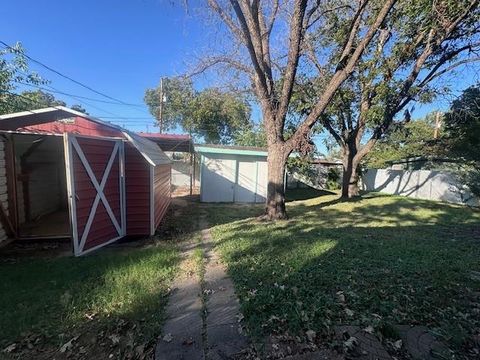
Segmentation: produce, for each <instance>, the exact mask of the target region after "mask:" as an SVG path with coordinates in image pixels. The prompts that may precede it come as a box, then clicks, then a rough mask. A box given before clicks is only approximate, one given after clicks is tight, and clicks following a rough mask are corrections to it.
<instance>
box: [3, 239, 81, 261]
mask: <svg viewBox="0 0 480 360" xmlns="http://www.w3.org/2000/svg"><path fill="white" fill-rule="evenodd" d="M71 255H72V244H71V242H70V240H36V241H33V240H28V241H26V240H15V241H12V242H10V243H9V244H7V245H5V246H3V247H2V248H0V262H2V263H15V262H17V261H19V260H21V259H25V258H54V257H61V256H71Z"/></svg>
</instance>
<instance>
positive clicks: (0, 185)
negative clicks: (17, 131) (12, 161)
mask: <svg viewBox="0 0 480 360" xmlns="http://www.w3.org/2000/svg"><path fill="white" fill-rule="evenodd" d="M5 160H6V159H5V139H4V138H3V137H0V202H1V204H2V206H3V208H4V209H5V212H6V214H7V215H9V209H8V191H7V171H6V165H5V164H6V161H5ZM5 240H7V234H6V232H5V229H4V228H3V224H2V223H1V222H0V243H2V242H3V241H5Z"/></svg>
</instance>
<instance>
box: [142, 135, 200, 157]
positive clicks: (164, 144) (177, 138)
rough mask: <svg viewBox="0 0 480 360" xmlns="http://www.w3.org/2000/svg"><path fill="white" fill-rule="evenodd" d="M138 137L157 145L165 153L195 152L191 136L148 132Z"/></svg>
mask: <svg viewBox="0 0 480 360" xmlns="http://www.w3.org/2000/svg"><path fill="white" fill-rule="evenodd" d="M138 135H140V136H142V137H144V138H146V139H148V140H150V141H153V142H155V143H157V145H158V146H159V147H160V149H162V150H163V151H177V152H193V141H192V138H191V137H190V135H185V134H160V133H146V132H139V133H138Z"/></svg>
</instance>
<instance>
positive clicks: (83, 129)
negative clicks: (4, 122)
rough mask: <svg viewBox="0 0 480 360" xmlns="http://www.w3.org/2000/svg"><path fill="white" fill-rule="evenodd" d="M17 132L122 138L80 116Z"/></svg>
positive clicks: (114, 132)
mask: <svg viewBox="0 0 480 360" xmlns="http://www.w3.org/2000/svg"><path fill="white" fill-rule="evenodd" d="M18 131H28V132H39V133H48V134H64V133H72V134H77V135H86V136H105V137H123V134H122V132H121V131H119V130H115V129H112V128H108V127H106V126H104V125H101V124H98V123H96V122H93V121H91V120H88V119H85V118H82V117H80V116H76V117H72V118H71V120H70V121H52V122H49V123H44V124H38V125H30V126H25V127H22V128H19V129H18Z"/></svg>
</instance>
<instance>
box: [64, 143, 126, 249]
mask: <svg viewBox="0 0 480 360" xmlns="http://www.w3.org/2000/svg"><path fill="white" fill-rule="evenodd" d="M65 151H66V154H65V155H66V156H65V158H66V164H67V167H66V168H67V187H68V196H69V205H70V216H71V224H72V235H73V247H74V252H75V255H76V256H79V255H83V254H85V253H87V252H89V251H92V250H95V249H98V248H100V247H102V246H105V245H107V244H109V243H111V242H113V241H116V240H118V239H120V238H121V237H123V236H125V201H124V198H125V181H124V153H123V142H122V140H117V139H108V138H92V137H84V136H77V135H73V134H66V135H65Z"/></svg>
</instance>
